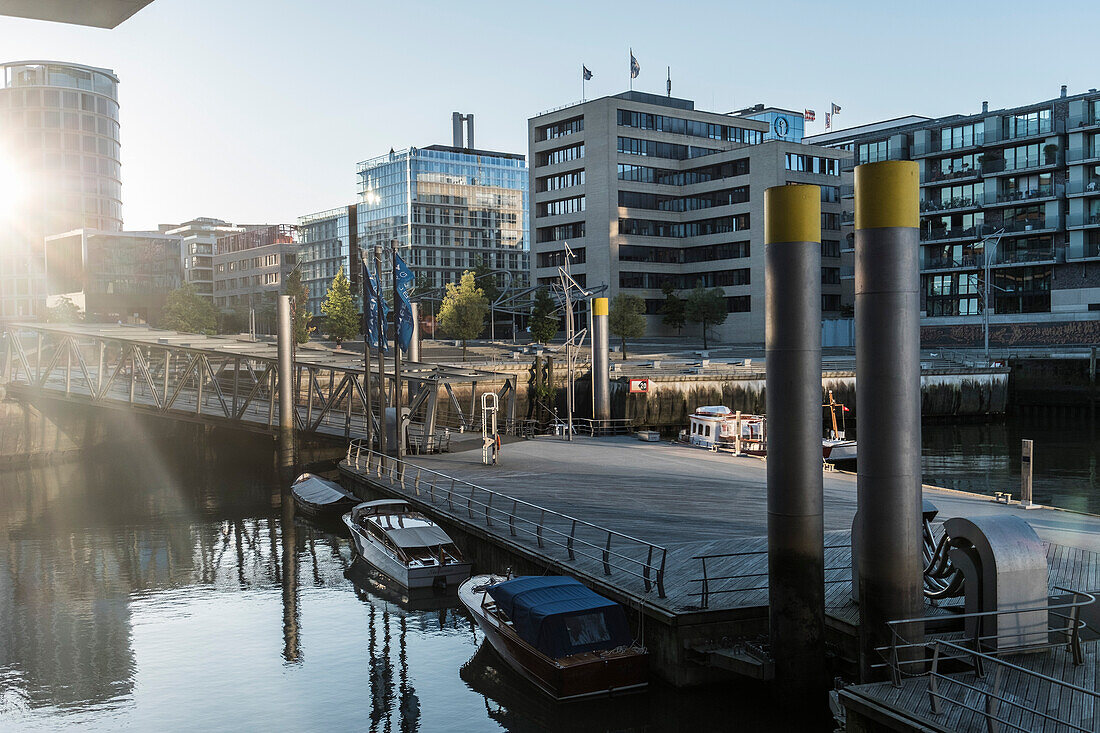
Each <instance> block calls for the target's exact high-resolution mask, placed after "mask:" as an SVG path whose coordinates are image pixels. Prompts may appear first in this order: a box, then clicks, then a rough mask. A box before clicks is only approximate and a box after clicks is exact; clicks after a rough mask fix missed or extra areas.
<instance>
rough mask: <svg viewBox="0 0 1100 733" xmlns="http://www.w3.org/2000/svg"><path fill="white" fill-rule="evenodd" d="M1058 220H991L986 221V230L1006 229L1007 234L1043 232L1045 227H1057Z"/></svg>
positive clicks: (989, 231)
mask: <svg viewBox="0 0 1100 733" xmlns="http://www.w3.org/2000/svg"><path fill="white" fill-rule="evenodd" d="M1057 228H1058V220H1057V219H1054V220H1051V221H1047V219H1046V218H1045V217H1044V218H1041V219H1019V220H1017V219H1009V220H1008V221H989V220H987V221H986V223H985V231H986V232H988V233H992V232H995V231H997V230H998V229H1004V230H1005V234H1016V233H1020V232H1024V233H1026V232H1036V233H1038V232H1041V231H1043V230H1045V229H1057Z"/></svg>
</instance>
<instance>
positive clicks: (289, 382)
mask: <svg viewBox="0 0 1100 733" xmlns="http://www.w3.org/2000/svg"><path fill="white" fill-rule="evenodd" d="M278 307H279V310H278V314H277V315H278V324H277V326H278V349H279V466H280V467H281V468H282V469H283V470H286V471H291V470H293V468H294V463H295V455H294V452H295V451H294V376H293V375H294V325H293V323H292V322H291V316H290V296H289V295H280V296H279V306H278ZM199 384H202V379H201V378H200V379H199Z"/></svg>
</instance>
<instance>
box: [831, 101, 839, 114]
mask: <svg viewBox="0 0 1100 733" xmlns="http://www.w3.org/2000/svg"><path fill="white" fill-rule="evenodd" d="M833 114H834V115H838V114H840V105H839V104H837V103H836V102H833Z"/></svg>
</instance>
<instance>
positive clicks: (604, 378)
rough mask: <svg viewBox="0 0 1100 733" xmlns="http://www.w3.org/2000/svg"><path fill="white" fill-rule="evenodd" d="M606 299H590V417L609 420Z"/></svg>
mask: <svg viewBox="0 0 1100 733" xmlns="http://www.w3.org/2000/svg"><path fill="white" fill-rule="evenodd" d="M607 313H608V305H607V298H593V299H592V389H593V392H592V394H593V401H592V417H594V418H595V419H596V420H610V419H611V382H610V376H609V371H610V368H611V364H610V348H609V346H608V328H607Z"/></svg>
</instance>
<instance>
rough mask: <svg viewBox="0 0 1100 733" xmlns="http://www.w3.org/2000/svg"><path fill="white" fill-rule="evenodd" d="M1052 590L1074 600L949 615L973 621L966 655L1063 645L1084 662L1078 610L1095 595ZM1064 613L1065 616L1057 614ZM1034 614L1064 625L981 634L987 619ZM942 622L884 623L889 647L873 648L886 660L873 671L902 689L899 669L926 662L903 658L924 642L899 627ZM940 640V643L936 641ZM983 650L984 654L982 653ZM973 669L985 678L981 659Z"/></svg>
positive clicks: (940, 618)
mask: <svg viewBox="0 0 1100 733" xmlns="http://www.w3.org/2000/svg"><path fill="white" fill-rule="evenodd" d="M1053 590H1056V591H1061V592H1062V593H1067V594H1070V595H1072V596H1073V597H1074V598H1075V599H1079V600H1073V601H1069V602H1066V603H1055V604H1050V603H1047V602H1045V603H1043V604H1042V605H1033V606H1028V607H1023V608H1010V609H1005V610H996V611H977V612H973V613H958V614H952V615H951V616H950V617H947V618H949V619H950V620H953V621H954V620H963V619H975V623H974V624H973V628H974V631H973V633H972V634H971V635H970V637H969V638H968V639H967V641H968V642H969V643H970V648H969V649H967V650H966V651H967V654H979V655H981V656H987V654H988V653H989V652H992V653H993V654H997V653H1013V654H1015V653H1019V652H1023V651H1041V650H1043V649H1053V648H1054V647H1059V646H1065V647H1066V649H1067V651H1068V652H1069V653H1070V654H1071V655H1072V657H1073V663H1074V664H1078V665H1079V664H1081V663H1082V662H1083V660H1084V652H1083V650H1082V648H1081V629H1083V628H1084V627H1085V622H1084V621H1082V620H1081V608H1082V607H1083V606H1087V605H1089V604H1091V603H1094V602H1095V601H1096V596H1094V595H1093V594H1091V593H1086V592H1084V591H1078V590H1073V589H1070V588H1062V587H1061V586H1054V587H1053ZM1063 610H1067V611H1068V614H1067V613H1058V611H1063ZM1036 611H1042V612H1046V613H1048V614H1049V615H1050V616H1054V617H1057V618H1062V619H1065V620H1066V622H1067V623H1066V625H1065V626H1060V627H1057V628H1049V624H1048V628H1046V629H1044V630H1041V631H1036V630H1035V629H1034V628H1028V629H1026V630H1024V631H1021V632H1017V633H997V634H983V633H982V631H983V629H984V628H985V627H986V622H987V621H988V620H994V621H995V620H996V619H998V618H1001V617H1004V616H1015V615H1018V614H1024V613H1035V612H1036ZM944 620H945V617H944V616H942V615H941V616H922V617H919V618H908V619H899V620H895V621H887V622H886V625H887V627H888V628H889V629H890V635H891V637H890V645H889V646H884V647H876V648H875V651H877V652H878V653H879V654H881V655H882V656H883V657H884V658H885V659H886V661H884V662H879V663H876V664H872V665H871V667H872V668H882V667H889V669H890V676H891V679H892V680H893V683H894V686H895V687H900V686H901V678H902V675H903V674H904V670H903V669H902V667H903V666H904V665H907V664H915V665H923V664H925V663H927V660H926V659H924V657H923V656H922V657H920V658H915V659H903V658H902V657H903V656H905V654H904V652H905V650H910V649H917V648H926V647H927V646H928V643H927V642H917V643H914V642H909V641H908V640H906V639H905V638H904V637H903V636H902V635H901V632H900V631H899V630H898V629H899V627H905V626H907V625H910V624H925V623H942V622H943V621H944ZM1037 634H1042V636H1043V638H1044V641H1042V642H1028V641H1027V639H1028V638H1029V637H1034V636H1036V635H1037ZM1059 635H1061V636H1062V637H1063V639H1062V640H1061V641H1051V640H1050V639H1051V637H1052V636H1059ZM1013 639H1021V643H1017V644H1011V641H1012V640H1013ZM937 641H939V640H937ZM1002 644H1005V645H1006V646H1005V647H1004V648H1003V649H1000V650H999V651H998V650H995V649H993V647H994V646H995V645H996V646H998V647H999V646H1000V645H1002ZM983 650H985V651H983ZM975 667H976V669H977V672H978V676H979V677H982V676H984V670H983V668H982V665H981V660H980V659H976V660H975Z"/></svg>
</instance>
